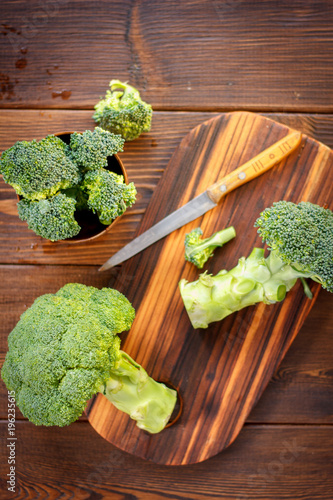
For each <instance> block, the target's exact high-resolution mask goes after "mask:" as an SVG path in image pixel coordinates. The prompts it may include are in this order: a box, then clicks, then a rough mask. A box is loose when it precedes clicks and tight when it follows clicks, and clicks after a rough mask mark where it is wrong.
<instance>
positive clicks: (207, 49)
mask: <svg viewBox="0 0 333 500" xmlns="http://www.w3.org/2000/svg"><path fill="white" fill-rule="evenodd" d="M59 5H60V7H59ZM1 9H2V20H1V31H0V35H1V37H2V42H3V43H2V49H1V54H0V55H1V94H0V95H1V97H2V100H1V106H2V107H6V108H8V107H21V108H27V107H34V108H45V107H47V108H49V107H52V108H72V109H74V108H76V109H77V108H81V109H82V108H84V109H87V108H89V109H92V108H93V106H94V104H95V103H96V102H97V101H98V99H99V98H100V97H101V96H103V95H104V94H105V90H106V88H107V85H108V83H109V81H110V80H111V78H119V79H122V80H125V81H130V82H131V83H132V84H133V85H135V86H137V87H138V88H139V90H140V91H141V92H142V96H143V98H144V99H146V100H147V101H148V102H150V103H151V104H152V105H153V107H154V108H155V109H159V110H172V109H173V110H180V109H183V110H184V109H187V110H197V111H198V110H219V111H228V110H234V109H247V110H260V111H263V110H271V111H274V110H275V111H276V110H281V109H283V110H285V111H296V110H297V111H303V112H305V111H309V112H319V111H324V112H332V110H333V105H332V103H333V90H332V86H331V81H332V77H333V69H332V64H331V53H332V49H333V45H332V44H333V42H332V37H331V28H332V22H333V11H332V8H331V5H330V2H328V1H326V2H320V3H316V2H311V3H309V2H307V3H304V2H300V1H299V0H298V1H296V2H292V3H290V2H270V1H268V0H260V1H257V2H256V4H255V6H252V5H251V4H248V3H246V2H245V3H244V2H242V1H236V2H234V1H233V2H231V1H229V2H220V1H218V0H214V1H212V2H207V1H204V0H197V1H194V0H186V1H182V2H176V1H169V2H165V1H164V0H158V1H154V2H147V1H142V2H134V3H133V2H131V1H129V0H124V1H122V2H120V1H119V0H117V1H114V2H112V8H111V7H110V3H109V2H108V1H106V0H103V1H100V2H99V3H98V8H96V4H95V3H94V2H91V3H86V4H85V5H84V8H82V5H81V2H80V1H79V0H71V1H70V2H69V1H60V0H59V1H52V2H49V3H46V4H44V3H40V2H38V1H37V0H34V1H30V2H25V1H23V0H15V1H12V0H3V1H2V3H1ZM74 27H75V29H74ZM259 61H260V62H259Z"/></svg>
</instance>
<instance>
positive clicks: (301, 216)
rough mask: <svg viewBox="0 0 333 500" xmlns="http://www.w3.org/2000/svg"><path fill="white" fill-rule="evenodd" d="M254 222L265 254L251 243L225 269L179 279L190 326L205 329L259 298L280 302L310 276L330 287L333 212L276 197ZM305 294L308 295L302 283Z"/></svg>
mask: <svg viewBox="0 0 333 500" xmlns="http://www.w3.org/2000/svg"><path fill="white" fill-rule="evenodd" d="M255 227H257V228H258V233H259V234H260V236H261V237H262V239H263V241H264V242H266V243H267V244H268V247H269V250H270V253H269V255H268V257H267V258H265V257H264V252H265V251H264V249H263V248H254V249H253V251H252V252H251V254H250V256H249V257H247V258H245V257H241V258H240V259H239V262H238V265H237V266H236V267H235V268H233V269H231V270H230V271H226V270H222V271H220V272H219V273H218V274H217V275H216V276H211V275H208V274H206V273H205V274H202V275H200V277H199V279H198V280H197V281H194V282H192V283H189V282H187V280H185V279H183V280H181V281H180V283H179V287H180V292H181V296H182V298H183V302H184V305H185V308H186V310H187V312H188V314H189V318H190V320H191V323H192V325H193V327H194V328H207V326H208V325H209V323H211V322H214V321H220V320H222V319H223V318H225V317H226V316H228V315H229V314H232V313H233V312H235V311H239V310H240V309H243V308H244V307H247V306H250V305H254V304H256V303H258V302H263V303H265V304H274V303H276V302H280V301H282V300H283V299H284V298H285V296H286V293H287V292H288V291H289V290H290V289H291V288H292V287H293V286H294V285H295V283H296V282H297V279H298V278H300V279H301V281H302V282H304V279H306V278H311V279H312V280H314V281H316V282H318V283H320V284H321V285H322V287H323V288H325V289H326V290H328V291H329V292H333V212H332V211H331V210H329V209H326V208H323V207H320V206H318V205H315V204H313V203H310V202H301V203H299V204H298V205H296V204H294V203H292V202H288V201H279V202H276V203H274V204H273V206H272V207H271V208H266V210H264V211H263V212H262V213H261V214H260V217H259V218H258V219H257V221H256V223H255ZM304 290H305V293H306V294H307V296H311V292H310V290H309V287H308V286H307V285H305V288H304Z"/></svg>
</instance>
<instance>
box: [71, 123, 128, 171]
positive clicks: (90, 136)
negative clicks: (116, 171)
mask: <svg viewBox="0 0 333 500" xmlns="http://www.w3.org/2000/svg"><path fill="white" fill-rule="evenodd" d="M124 142H125V141H124V139H123V138H122V137H121V135H115V134H112V133H111V132H108V131H106V130H103V129H101V128H100V127H96V128H95V130H94V131H93V132H92V131H91V130H86V131H85V132H83V133H82V134H79V133H77V132H74V133H73V134H71V137H70V148H71V151H72V156H73V159H74V161H75V163H76V164H77V165H80V167H83V168H84V169H85V170H96V169H99V168H102V167H106V166H107V164H108V161H107V159H108V156H112V155H114V154H116V153H118V152H120V151H123V146H124Z"/></svg>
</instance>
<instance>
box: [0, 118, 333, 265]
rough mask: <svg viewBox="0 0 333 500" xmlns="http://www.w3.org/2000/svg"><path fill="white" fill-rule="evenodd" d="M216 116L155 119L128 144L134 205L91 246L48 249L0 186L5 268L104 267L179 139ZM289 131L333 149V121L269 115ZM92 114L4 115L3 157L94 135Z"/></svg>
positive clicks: (131, 228) (128, 233)
mask: <svg viewBox="0 0 333 500" xmlns="http://www.w3.org/2000/svg"><path fill="white" fill-rule="evenodd" d="M215 116H218V115H217V114H214V113H163V112H162V113H160V112H159V113H155V114H154V118H153V126H152V130H151V131H150V133H148V134H144V135H142V136H141V137H140V138H139V139H138V140H136V141H133V142H130V143H126V144H125V150H124V152H123V153H121V154H120V157H121V159H122V161H123V163H124V165H125V168H126V169H127V172H128V175H129V179H130V181H133V182H134V183H135V184H136V186H137V189H138V199H137V202H136V204H135V205H134V206H133V207H132V208H131V209H129V210H128V211H127V212H126V214H125V215H124V217H123V218H122V219H121V220H120V221H119V223H118V224H117V226H116V232H115V233H108V234H105V235H103V236H102V237H101V238H99V239H97V240H95V241H92V242H90V243H87V244H84V245H82V244H77V245H75V246H73V245H68V244H65V243H62V242H60V243H49V242H47V241H46V240H43V239H42V238H40V237H39V236H36V235H35V234H34V233H33V232H32V231H30V230H29V229H28V228H27V225H26V223H25V222H22V221H20V219H19V218H18V216H17V209H16V202H17V200H16V195H15V192H14V191H13V189H12V188H11V187H10V186H8V185H6V184H5V183H4V182H3V181H2V180H0V220H1V223H0V255H1V263H20V264H23V263H25V264H34V263H38V264H42V263H43V264H82V265H85V264H99V265H101V264H103V263H104V262H105V261H106V260H107V259H108V258H109V257H110V256H111V255H112V254H113V253H114V252H116V251H117V250H119V249H120V248H121V247H122V246H123V245H125V244H126V243H128V241H130V240H131V239H132V238H133V237H134V235H135V233H136V231H137V230H138V227H139V225H140V223H141V220H142V216H143V214H144V212H145V209H146V208H147V206H148V204H149V201H150V199H151V196H152V193H153V191H154V189H155V187H156V186H157V184H158V182H159V180H160V178H161V176H162V174H163V172H164V170H165V167H166V166H167V164H168V161H169V159H170V158H171V155H172V154H173V152H174V151H175V149H176V147H177V146H178V145H179V143H180V141H181V139H182V138H183V137H184V136H185V135H186V134H187V133H188V132H189V131H190V130H191V129H192V128H193V127H195V126H197V125H199V124H200V123H202V122H204V121H206V120H207V119H209V118H212V117H215ZM268 116H269V117H270V118H273V119H275V120H276V121H279V122H280V123H283V124H285V125H287V126H289V127H292V128H295V129H297V130H300V131H301V132H303V133H305V134H307V135H309V136H310V137H314V138H315V139H317V140H319V141H321V142H324V143H326V144H327V145H328V146H331V147H333V115H327V116H318V115H299V114H295V115H294V114H275V115H271V114H270V115H268ZM93 127H94V122H93V120H92V119H91V112H90V111H77V110H76V111H69V110H43V111H41V110H1V111H0V151H1V152H2V151H4V150H5V149H7V148H8V147H10V146H12V145H13V144H14V143H15V142H16V141H17V140H31V139H33V138H36V139H41V138H42V137H45V136H46V135H48V134H50V133H57V132H61V131H71V130H78V131H83V130H86V129H93Z"/></svg>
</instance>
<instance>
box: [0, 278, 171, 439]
mask: <svg viewBox="0 0 333 500" xmlns="http://www.w3.org/2000/svg"><path fill="white" fill-rule="evenodd" d="M134 316H135V311H134V309H133V307H132V305H131V304H130V302H129V301H128V300H127V299H126V297H125V296H124V295H122V294H121V293H120V292H118V291H117V290H113V289H111V288H103V289H102V290H98V289H97V288H94V287H92V286H86V285H82V284H79V283H69V284H67V285H65V286H64V287H63V288H61V289H60V290H59V291H58V292H57V293H55V294H51V293H50V294H46V295H42V296H40V297H38V298H37V299H36V300H35V302H34V303H33V304H32V306H31V307H29V308H28V309H27V310H26V311H25V312H24V313H23V314H22V316H21V319H20V320H19V322H18V323H17V325H16V326H15V328H14V329H13V331H12V332H11V333H10V334H9V337H8V352H7V354H6V358H5V362H4V364H3V367H2V372H1V375H2V378H3V380H4V382H5V384H6V386H7V388H8V390H13V391H15V395H16V402H17V405H18V407H19V408H20V410H21V411H22V413H23V415H24V416H25V417H27V418H28V419H29V420H30V421H31V422H33V423H34V424H35V425H45V426H53V425H56V426H60V427H62V426H65V425H69V424H71V423H72V422H74V421H75V420H77V419H78V418H79V417H80V415H82V413H83V411H84V409H85V407H86V403H87V400H89V399H90V398H91V397H92V396H93V395H94V394H97V393H98V392H101V393H102V394H104V395H105V396H106V397H107V398H108V399H109V400H110V401H111V403H113V404H114V405H115V406H116V408H118V409H119V410H121V411H124V412H125V413H127V414H129V415H130V417H131V418H133V419H134V420H136V422H137V425H138V427H139V428H141V429H144V430H146V431H148V432H150V433H157V432H160V431H161V430H162V429H163V428H164V427H165V425H166V424H167V422H168V420H169V419H170V416H171V413H172V411H173V409H174V406H175V403H176V398H177V395H176V391H174V390H172V389H169V388H168V387H166V386H165V385H164V384H162V383H158V382H156V381H155V380H153V379H152V378H151V377H149V376H148V374H147V373H146V371H145V370H144V369H143V368H142V367H141V366H140V365H139V364H138V363H136V362H135V361H133V360H132V359H131V358H130V356H129V355H128V354H126V353H125V352H123V351H122V350H121V349H120V339H119V337H118V335H117V334H118V333H121V332H122V331H124V330H128V329H129V328H130V327H131V325H132V322H133V320H134Z"/></svg>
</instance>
